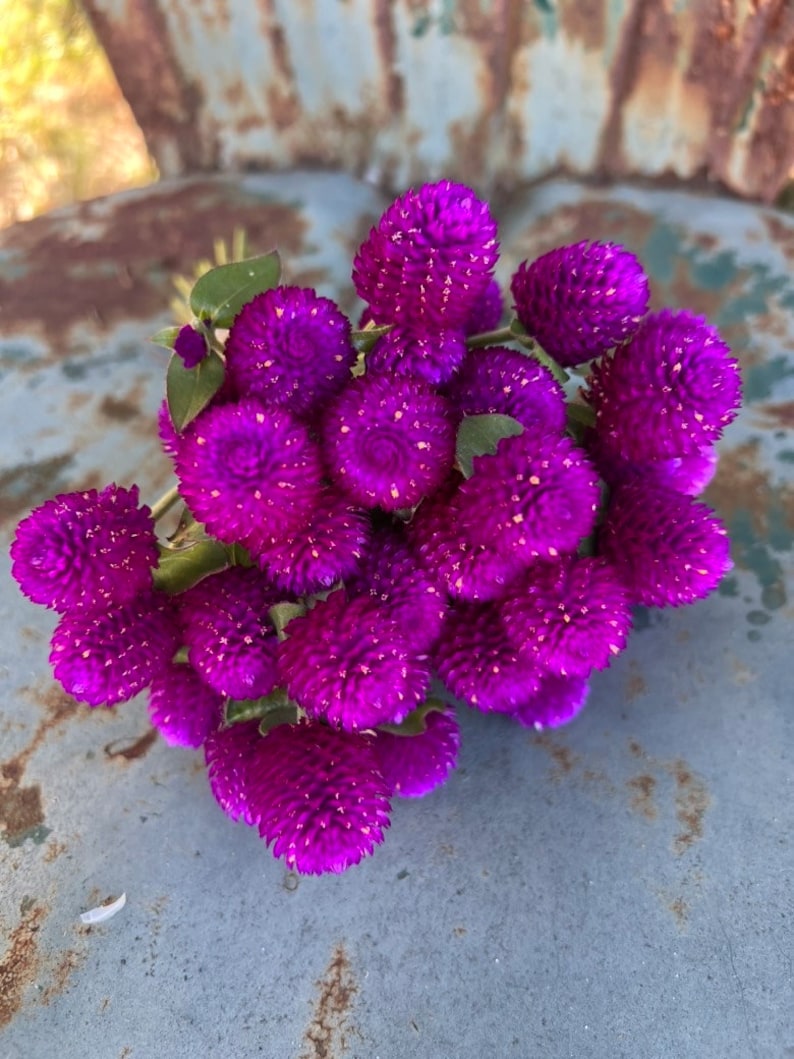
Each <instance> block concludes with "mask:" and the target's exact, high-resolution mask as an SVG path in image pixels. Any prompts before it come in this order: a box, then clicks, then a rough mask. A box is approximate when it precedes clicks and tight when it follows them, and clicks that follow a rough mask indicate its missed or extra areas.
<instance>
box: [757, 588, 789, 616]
mask: <svg viewBox="0 0 794 1059" xmlns="http://www.w3.org/2000/svg"><path fill="white" fill-rule="evenodd" d="M761 602H762V603H763V605H764V606H765V607H766V609H767V610H780V608H781V607H785V605H786V603H788V597H787V596H786V590H785V588H784V587H783V585H782V584H779V583H775V584H774V585H766V586H765V587H764V589H763V590H762V592H761Z"/></svg>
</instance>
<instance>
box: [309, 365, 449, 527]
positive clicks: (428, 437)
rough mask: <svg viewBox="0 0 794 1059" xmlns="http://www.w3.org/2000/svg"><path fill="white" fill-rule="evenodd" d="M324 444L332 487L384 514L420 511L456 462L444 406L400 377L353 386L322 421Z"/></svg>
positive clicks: (439, 399)
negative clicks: (422, 502) (421, 503)
mask: <svg viewBox="0 0 794 1059" xmlns="http://www.w3.org/2000/svg"><path fill="white" fill-rule="evenodd" d="M323 443H324V452H325V456H326V460H327V462H328V465H329V467H330V470H331V474H332V476H333V478H334V481H335V482H336V483H337V485H338V486H339V487H340V488H341V489H343V490H344V491H345V492H346V493H348V494H349V495H350V496H351V497H352V498H353V500H355V501H356V503H358V504H362V505H364V506H374V505H380V506H381V507H382V508H384V509H385V510H386V511H396V510H398V509H399V508H405V507H412V506H413V505H414V504H418V503H419V501H420V500H421V499H422V497H423V496H426V495H427V494H428V493H431V492H433V490H434V489H436V488H437V487H438V486H439V485H440V484H441V482H443V480H444V478H445V477H446V476H447V474H449V471H450V469H451V468H452V462H453V460H454V458H455V429H454V426H453V422H452V415H451V410H450V406H449V403H448V402H447V401H446V400H445V399H444V398H443V397H440V396H439V395H438V394H436V393H434V392H433V390H432V389H431V388H430V386H429V385H428V384H427V383H424V382H421V381H419V380H416V379H410V378H407V377H406V376H386V375H365V376H363V377H362V378H358V379H354V381H353V382H352V383H351V384H350V385H349V386H348V387H347V389H346V390H344V392H343V393H341V394H340V395H339V397H337V398H336V400H335V401H334V402H333V404H332V405H331V407H330V409H329V411H328V414H327V415H326V417H325V421H324V424H323Z"/></svg>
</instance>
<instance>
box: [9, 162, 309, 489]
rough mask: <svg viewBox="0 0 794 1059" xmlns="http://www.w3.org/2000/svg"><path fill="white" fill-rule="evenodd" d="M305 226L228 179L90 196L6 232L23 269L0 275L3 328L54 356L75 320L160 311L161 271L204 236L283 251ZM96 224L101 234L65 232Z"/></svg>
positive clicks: (189, 261)
mask: <svg viewBox="0 0 794 1059" xmlns="http://www.w3.org/2000/svg"><path fill="white" fill-rule="evenodd" d="M306 223H307V222H306V221H305V219H304V218H303V217H302V216H301V214H300V211H299V210H298V209H294V208H292V207H290V206H289V204H285V203H274V202H265V201H262V199H261V198H259V197H257V196H256V195H255V194H253V193H250V194H249V193H246V192H243V191H242V190H241V189H240V188H239V186H236V185H235V184H234V182H232V181H226V180H223V179H202V178H196V179H194V180H191V181H189V182H186V183H184V184H180V185H179V186H178V187H176V188H174V187H168V186H159V187H155V188H153V189H151V190H148V191H147V192H145V193H141V192H138V193H129V194H127V195H124V196H119V197H118V198H116V199H114V200H112V207H109V206H108V204H107V202H105V200H100V201H99V202H85V203H80V204H78V205H76V206H74V207H72V208H70V210H69V211H67V213H66V214H65V215H58V216H55V215H47V216H43V217H36V218H34V219H33V220H31V221H27V222H26V223H25V224H24V225H17V226H15V228H14V236H13V238H14V248H15V251H17V252H19V253H20V254H22V255H23V257H24V261H25V264H26V272H25V274H23V275H21V276H20V277H19V278H15V279H12V280H7V281H0V301H2V303H3V306H4V310H3V316H4V325H5V327H6V328H7V329H8V330H9V331H13V330H20V331H25V330H28V331H30V332H32V333H36V334H38V333H40V332H43V333H44V335H45V336H46V337H47V338H48V340H49V343H50V345H51V347H52V349H53V352H54V353H56V354H57V352H58V351H59V350H63V349H68V348H69V347H68V342H65V341H64V335H68V332H69V330H70V329H71V328H72V327H73V326H74V325H76V324H81V325H82V326H84V327H85V326H86V325H90V326H92V327H93V328H98V329H100V330H102V329H104V328H106V327H110V326H111V325H113V324H114V323H116V322H117V321H119V320H129V319H131V318H132V319H134V318H145V317H148V316H153V315H154V314H155V313H157V312H159V311H161V310H162V309H163V308H164V307H165V305H166V303H167V301H168V278H169V276H172V275H174V274H176V273H189V272H190V270H191V269H192V267H193V265H194V263H195V262H196V261H197V260H199V259H201V258H205V257H212V246H213V241H214V240H215V239H217V238H228V236H229V233H230V232H231V231H232V230H233V229H234V228H235V227H242V228H244V229H245V230H246V232H247V234H248V239H249V244H250V246H251V251H252V253H253V252H257V251H259V250H262V251H265V250H270V249H272V248H273V247H278V248H279V249H280V250H281V251H282V252H283V253H284V254H285V255H286V256H288V257H289V256H290V255H295V256H297V255H299V254H300V253H301V251H302V250H303V249H304V239H305V233H306ZM97 229H99V230H100V231H101V237H96V238H93V239H87V238H86V239H81V238H79V236H78V235H76V234H75V233H76V232H79V231H95V230H97ZM2 239H3V233H0V244H2ZM119 262H124V263H125V264H124V267H123V268H121V266H119V265H118V263H119ZM108 265H112V266H113V268H112V269H111V270H110V271H109V270H108ZM30 275H35V276H36V282H35V283H31V282H30V278H29V277H30ZM63 459H65V457H63ZM59 469H61V468H56V469H55V470H56V472H57V470H59ZM3 492H5V490H3Z"/></svg>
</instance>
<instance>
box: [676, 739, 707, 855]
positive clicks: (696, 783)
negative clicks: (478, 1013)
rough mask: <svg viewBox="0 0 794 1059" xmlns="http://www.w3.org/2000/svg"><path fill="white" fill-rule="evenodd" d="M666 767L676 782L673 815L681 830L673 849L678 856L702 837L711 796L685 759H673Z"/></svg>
mask: <svg viewBox="0 0 794 1059" xmlns="http://www.w3.org/2000/svg"><path fill="white" fill-rule="evenodd" d="M667 769H668V771H669V772H670V775H672V777H673V778H674V780H675V784H676V792H675V815H676V819H677V820H678V823H679V824H680V826H681V830H680V831H679V833H678V834H677V835H676V836H675V838H674V840H673V850H674V852H675V853H676V855H677V856H679V857H680V856H681V855H682V854H683V853H686V851H687V850H688V849H691V847H692V846H693V845H694V844H695V843H696V842H699V841H700V839H702V838H703V820H704V817H705V815H706V813H707V811H708V809H709V808H710V806H711V796H710V795H709V792H708V790H707V789H706V785H705V784H704V783H703V781H702V780H701V779H699V778H698V777H697V776H695V775H694V773H693V772H692V770H691V769H690V767H689V766H688V765H687V764H686V762H685V761H681V760H677V761H674V762H672V764H670V765H668V766H667Z"/></svg>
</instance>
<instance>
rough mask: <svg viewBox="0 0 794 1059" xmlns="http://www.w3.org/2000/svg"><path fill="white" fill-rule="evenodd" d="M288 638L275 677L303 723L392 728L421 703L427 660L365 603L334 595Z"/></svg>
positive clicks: (383, 612) (296, 623)
mask: <svg viewBox="0 0 794 1059" xmlns="http://www.w3.org/2000/svg"><path fill="white" fill-rule="evenodd" d="M288 630H289V632H288V636H287V638H286V640H284V641H283V642H282V643H280V644H279V649H278V665H279V677H280V680H281V682H282V683H283V684H284V685H285V686H286V688H287V691H288V692H289V694H290V696H291V697H292V698H293V699H295V701H296V702H297V703H298V704H299V705H300V706H302V707H303V709H304V710H305V711H306V713H307V714H308V716H309V717H311V718H314V719H322V720H326V721H327V722H328V723H329V724H331V725H334V727H337V728H344V729H346V730H348V731H355V730H357V729H363V728H374V727H376V726H377V725H379V724H399V723H400V722H401V721H402V720H404V718H405V717H406V716H407V714H409V713H410V712H411V710H413V709H414V708H415V707H416V706H417V705H418V704H419V702H421V700H422V699H423V698H424V695H425V692H426V690H427V684H428V680H429V672H428V666H427V661H426V659H423V658H421V657H420V656H418V655H417V654H416V652H415V651H413V650H412V648H411V647H410V645H409V644H408V642H407V641H406V640H405V639H404V638H403V636H402V635H401V633H400V629H399V626H398V625H397V623H396V622H394V621H392V620H391V618H390V617H389V614H388V610H387V609H386V608H385V607H381V606H378V605H376V604H374V603H373V602H372V601H371V600H370V599H369V598H367V597H364V596H361V597H359V598H358V599H353V600H348V599H347V596H346V594H345V592H344V591H340V592H333V593H332V594H331V595H330V596H329V597H328V598H327V599H326V600H325V601H323V602H319V603H317V604H316V605H315V607H314V608H313V609H312V610H310V611H309V612H308V614H306V615H305V616H304V617H300V618H295V619H293V620H292V621H291V622H290V623H289V627H288Z"/></svg>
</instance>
